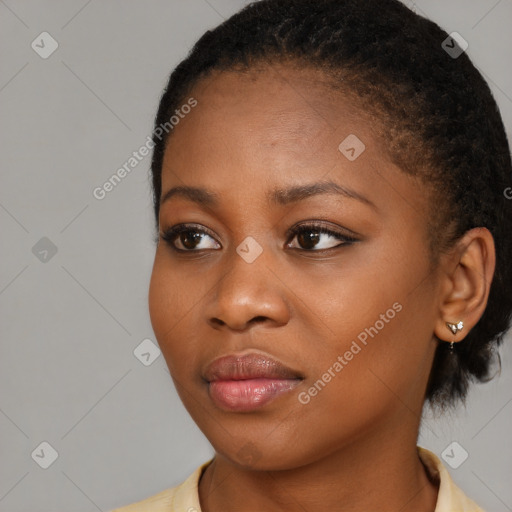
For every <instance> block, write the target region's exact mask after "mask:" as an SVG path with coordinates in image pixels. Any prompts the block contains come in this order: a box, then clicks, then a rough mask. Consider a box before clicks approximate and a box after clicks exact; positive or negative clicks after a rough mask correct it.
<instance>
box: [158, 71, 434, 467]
mask: <svg viewBox="0 0 512 512" xmlns="http://www.w3.org/2000/svg"><path fill="white" fill-rule="evenodd" d="M322 81H326V79H325V78H324V77H323V75H322V74H321V73H320V72H318V71H313V70H293V69H291V68H287V67H283V66H275V67H272V68H270V67H269V68H266V69H265V70H263V71H260V72H258V71H251V72H250V73H246V74H240V73H234V72H223V73H216V74H214V75H212V76H210V77H208V78H207V79H204V80H203V81H201V82H200V83H199V84H198V85H197V86H196V87H195V88H194V90H193V91H192V93H191V96H192V97H194V98H195V99H196V100H197V106H195V107H194V108H193V109H191V111H190V113H188V114H187V115H185V116H183V118H181V117H180V121H179V123H178V124H177V125H176V126H175V127H174V130H173V133H172V136H171V137H170V139H169V141H168V146H167V149H166V153H165V158H164V164H163V171H162V203H161V208H160V219H159V222H160V232H161V233H165V232H166V231H168V230H169V229H170V228H173V227H175V226H177V225H180V226H183V225H188V227H187V231H185V232H182V233H179V232H178V233H177V234H176V235H174V236H172V234H169V236H168V237H167V238H168V239H167V241H165V240H162V239H161V240H160V242H159V244H158V248H157V251H156V257H155V263H154V268H153V275H152V279H151V285H150V292H149V307H150V314H151V321H152V325H153V328H154V331H155V334H156V337H157V339H158V342H159V344H160V347H161V349H162V352H163V354H164V356H165V359H166V362H167V365H168V367H169V370H170V372H171V375H172V377H173V379H174V382H175V384H176V387H177V390H178V392H179V394H180V397H181V399H182V400H183V402H184V404H185V406H186V408H187V410H188V411H189V413H190V414H191V416H192V417H193V419H194V420H195V422H196V423H197V424H198V426H199V427H200V428H201V430H202V431H203V432H204V433H205V435H206V436H207V437H208V439H209V440H210V442H211V443H212V444H213V446H214V448H215V449H216V451H217V452H218V453H219V454H221V455H222V456H224V457H226V458H227V459H228V460H230V461H231V462H233V463H235V464H241V465H243V466H247V467H254V468H259V469H285V468H292V467H298V466H301V465H304V464H307V463H310V462H313V461H315V460H318V459H320V458H322V457H326V456H329V455H331V454H334V453H335V452H336V451H339V450H342V449H346V448H347V447H349V446H351V445H352V446H355V444H357V443H361V442H364V443H369V446H371V443H373V442H375V443H382V441H383V440H385V439H386V435H388V437H389V438H393V439H397V440H398V441H399V442H403V440H404V438H405V439H409V440H411V442H415V438H416V434H417V425H418V422H419V416H420V414H421V408H422V403H423V396H424V392H425V387H426V383H427V380H428V375H429V371H430V367H431V364H432V359H433V354H434V350H435V348H436V342H435V341H434V339H433V326H434V322H435V320H436V315H437V314H438V310H437V304H436V294H437V293H438V291H439V284H438V283H439V279H438V276H437V271H435V270H432V268H431V265H430V259H429V252H428V238H427V223H428V219H429V213H428V212H429V207H428V203H427V199H426V193H425V188H424V186H423V185H422V184H421V182H419V181H417V180H416V179H414V178H412V177H410V176H407V175H405V174H404V173H402V172H401V171H400V170H399V169H398V168H397V167H395V166H394V165H393V164H392V163H391V162H390V160H389V159H388V157H387V156H386V143H387V141H386V133H384V132H382V131H379V126H378V123H377V122H376V121H375V120H374V119H372V117H371V116H370V115H364V114H362V113H361V112H358V110H357V108H356V105H355V104H354V103H353V102H352V101H351V100H350V99H349V98H348V97H347V96H343V95H342V94H341V93H339V92H335V91H333V90H331V89H330V88H329V87H327V86H326V85H325V84H322V83H321V82H322ZM187 99H188V98H187ZM185 102H186V100H185ZM186 110H188V109H186ZM363 144H364V146H363ZM327 183H329V185H326V184H327ZM319 184H323V185H322V186H319ZM175 187H193V188H194V189H196V188H197V189H201V191H200V192H198V191H195V192H194V191H191V190H189V191H188V193H187V192H186V190H187V189H183V188H181V189H179V190H178V191H175V192H171V193H169V192H170V191H171V190H172V189H173V188H175ZM180 190H181V191H180ZM164 198H166V199H165V200H164ZM319 225H320V227H319ZM299 228H300V230H299ZM320 228H322V229H327V230H328V232H323V231H319V229H320ZM179 249H181V251H180V250H179Z"/></svg>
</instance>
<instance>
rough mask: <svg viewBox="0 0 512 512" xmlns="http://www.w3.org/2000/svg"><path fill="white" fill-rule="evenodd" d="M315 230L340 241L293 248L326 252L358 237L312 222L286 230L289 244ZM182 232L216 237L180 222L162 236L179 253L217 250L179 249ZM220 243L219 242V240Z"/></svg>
mask: <svg viewBox="0 0 512 512" xmlns="http://www.w3.org/2000/svg"><path fill="white" fill-rule="evenodd" d="M312 231H313V232H315V233H319V234H326V235H329V236H332V237H333V238H336V239H338V240H339V241H340V243H339V244H338V245H335V246H334V247H329V248H327V249H316V250H315V249H303V248H295V247H292V249H296V250H300V251H304V252H313V253H324V252H328V251H331V250H334V249H339V248H340V247H342V246H346V245H351V244H352V243H354V242H357V241H358V239H357V238H355V237H354V236H351V235H345V234H342V233H340V232H338V231H333V230H331V229H329V228H327V227H326V226H325V225H324V224H321V223H310V224H301V225H299V226H295V227H293V228H291V229H289V230H288V231H287V232H286V236H287V240H288V241H287V242H286V243H287V244H289V243H290V242H291V241H292V240H293V239H294V238H295V237H296V236H297V235H300V234H301V233H309V232H312ZM181 233H200V234H204V235H208V236H210V237H212V238H213V239H215V237H214V236H213V234H212V233H211V232H210V231H209V230H207V229H204V228H203V227H201V226H199V225H195V224H178V225H176V226H173V227H172V228H169V229H167V230H165V231H164V232H163V233H161V234H160V237H161V238H162V240H164V241H165V243H166V244H167V245H168V246H169V248H170V249H172V250H173V251H175V252H177V253H197V252H201V251H204V250H217V249H199V250H198V249H178V248H177V247H176V246H175V245H174V241H175V240H176V238H177V237H178V236H179V235H180V234H181ZM217 243H218V242H217Z"/></svg>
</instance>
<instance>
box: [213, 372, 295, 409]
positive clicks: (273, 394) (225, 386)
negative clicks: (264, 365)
mask: <svg viewBox="0 0 512 512" xmlns="http://www.w3.org/2000/svg"><path fill="white" fill-rule="evenodd" d="M299 382H300V380H299V379H247V380H216V381H212V382H210V386H209V390H210V397H211V399H212V400H213V401H214V403H215V404H216V405H217V406H218V407H220V408H221V409H227V410H230V411H238V412H245V411H253V410H255V409H259V408H260V407H263V406H264V405H266V404H267V403H269V402H271V401H272V400H274V399H276V398H277V397H279V396H281V395H283V394H285V393H288V392H289V391H291V390H292V389H294V388H295V387H296V386H297V385H298V384H299Z"/></svg>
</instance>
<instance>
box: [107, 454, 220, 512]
mask: <svg viewBox="0 0 512 512" xmlns="http://www.w3.org/2000/svg"><path fill="white" fill-rule="evenodd" d="M210 463H211V460H210V461H208V462H205V463H204V464H203V465H202V466H200V467H198V468H197V469H196V470H195V471H194V472H193V473H192V474H191V475H190V476H189V477H188V478H187V479H186V480H185V481H184V482H183V483H182V484H180V485H178V486H176V487H171V488H169V489H166V490H164V491H162V492H159V493H158V494H154V495H153V496H150V497H149V498H146V499H144V500H142V501H137V502H136V503H131V504H130V505H125V506H124V507H121V508H116V509H113V510H111V511H110V512H201V507H200V505H199V492H198V483H199V479H200V478H201V474H202V473H203V471H204V470H205V469H206V467H207V466H208V465H209V464H210Z"/></svg>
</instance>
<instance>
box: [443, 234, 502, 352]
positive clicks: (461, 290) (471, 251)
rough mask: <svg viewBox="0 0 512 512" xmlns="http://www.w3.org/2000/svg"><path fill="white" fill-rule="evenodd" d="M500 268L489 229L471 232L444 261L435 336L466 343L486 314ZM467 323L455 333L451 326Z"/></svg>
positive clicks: (462, 238)
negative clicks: (495, 275) (490, 293)
mask: <svg viewBox="0 0 512 512" xmlns="http://www.w3.org/2000/svg"><path fill="white" fill-rule="evenodd" d="M495 265H496V251H495V247H494V239H493V237H492V235H491V233H490V231H489V230H488V229H487V228H473V229H471V230H469V231H467V232H466V233H465V234H464V235H463V236H462V237H461V238H460V239H459V240H458V241H457V243H456V244H455V246H454V248H453V250H452V251H450V253H449V254H448V255H446V258H443V259H442V266H443V268H442V269H441V272H442V276H441V281H442V282H441V288H440V289H441V295H440V303H439V318H438V320H437V322H436V325H435V328H434V333H435V335H436V336H437V337H438V338H439V339H440V340H443V341H450V342H451V341H453V342H458V341H462V340H463V339H464V338H465V337H466V336H467V334H468V332H469V331H470V330H471V329H472V328H473V327H474V326H475V325H476V323H477V322H478V320H480V318H481V316H482V315H483V313H484V310H485V307H486V306H487V300H488V298H489V290H490V289H491V282H492V278H493V275H494V268H495ZM459 322H463V328H462V329H460V330H457V331H456V332H455V333H453V332H452V330H451V329H450V328H449V326H447V324H448V323H449V324H458V323H459Z"/></svg>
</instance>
